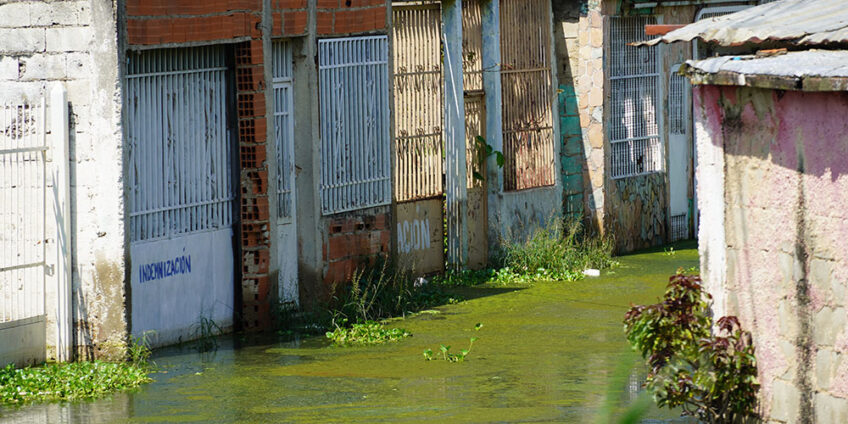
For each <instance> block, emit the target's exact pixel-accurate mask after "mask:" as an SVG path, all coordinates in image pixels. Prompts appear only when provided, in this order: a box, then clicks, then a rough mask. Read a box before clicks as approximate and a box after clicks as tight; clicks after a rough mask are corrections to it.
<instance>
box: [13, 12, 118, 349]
mask: <svg viewBox="0 0 848 424" xmlns="http://www.w3.org/2000/svg"><path fill="white" fill-rule="evenodd" d="M117 14H118V10H117V5H116V4H114V3H113V2H111V1H102V0H91V1H88V0H87V1H61V2H23V1H20V2H19V1H11V2H3V4H0V101H6V100H8V101H19V100H22V99H27V100H29V101H37V100H38V99H39V98H40V97H41V96H43V95H45V94H46V93H47V92H49V90H50V89H52V87H54V86H55V85H57V84H61V85H62V86H64V87H65V89H67V92H68V101H69V103H70V107H69V109H70V126H71V128H70V184H71V230H72V232H73V246H72V249H73V252H74V257H73V286H72V288H73V302H74V309H75V315H74V344H75V346H76V348H77V350H78V353H79V354H80V356H81V357H82V358H88V357H91V356H92V355H95V354H97V355H101V356H119V355H121V353H122V346H123V341H124V340H125V337H126V330H127V325H126V319H125V300H126V299H125V295H126V293H125V291H124V284H125V271H124V269H125V258H124V242H125V237H124V221H123V216H124V193H123V182H122V163H123V160H122V158H123V149H122V144H121V124H120V122H121V94H120V89H119V87H120V78H119V67H118V63H119V53H118V51H117V34H118V29H117ZM48 222H49V220H48ZM51 226H52V224H51ZM55 241H56V240H55V239H52V240H48V243H50V245H48V250H53V251H55V249H53V248H51V246H55V244H54V243H55ZM50 260H52V261H53V262H52V263H55V260H56V259H55V258H48V261H50ZM53 296H55V293H52V292H51V293H50V294H49V296H48V300H47V304H48V309H47V314H48V317H49V318H48V320H49V321H50V324H52V323H53V322H54V319H55V309H54V308H55V298H54V297H53ZM48 329H49V330H48V334H47V337H48V344H52V343H53V342H55V333H53V325H48ZM48 351H50V354H52V349H51V348H49V349H48Z"/></svg>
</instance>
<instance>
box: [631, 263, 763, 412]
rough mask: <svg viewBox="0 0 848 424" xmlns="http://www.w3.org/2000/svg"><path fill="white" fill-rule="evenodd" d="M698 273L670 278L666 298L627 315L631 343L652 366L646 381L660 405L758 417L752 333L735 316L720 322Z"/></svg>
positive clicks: (634, 309) (635, 307)
mask: <svg viewBox="0 0 848 424" xmlns="http://www.w3.org/2000/svg"><path fill="white" fill-rule="evenodd" d="M709 300H710V297H709V295H708V294H706V293H704V292H703V290H702V287H701V279H700V277H698V276H693V275H684V274H682V273H678V274H676V275H674V276H672V277H671V278H670V279H669V284H668V288H667V290H666V292H665V295H664V298H663V301H662V302H661V303H658V304H655V305H648V306H634V307H633V308H631V309H630V311H629V312H627V314H626V315H625V319H624V329H625V333H626V335H627V339H628V340H629V341H630V344H631V345H632V346H633V347H634V349H636V350H637V351H639V352H640V353H641V354H642V356H643V357H644V358H646V359H647V361H648V365H649V366H650V373H649V375H648V382H647V386H648V389H649V390H650V391H651V392H652V393H653V394H654V399H655V400H656V401H657V404H658V405H659V406H661V407H670V408H674V407H682V408H683V410H684V411H685V413H687V414H689V415H694V416H697V417H698V418H699V419H700V420H701V421H704V422H708V423H732V422H748V421H755V420H756V419H757V412H756V408H757V391H758V389H759V384H758V383H757V365H756V358H755V357H754V347H753V346H752V344H751V335H750V333H748V332H747V331H744V330H742V328H741V327H740V325H739V321H738V319H737V318H736V317H732V316H729V317H723V318H721V319H719V320H718V321H717V322H716V332H715V333H713V331H712V328H713V320H712V317H711V316H710V314H709V303H708V302H709Z"/></svg>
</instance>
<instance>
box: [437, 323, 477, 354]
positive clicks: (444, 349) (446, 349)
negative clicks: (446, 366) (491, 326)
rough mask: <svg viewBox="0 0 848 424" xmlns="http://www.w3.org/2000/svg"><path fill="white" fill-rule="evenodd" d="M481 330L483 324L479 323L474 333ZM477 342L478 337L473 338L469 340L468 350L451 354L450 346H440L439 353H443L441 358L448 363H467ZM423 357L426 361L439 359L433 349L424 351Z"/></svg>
mask: <svg viewBox="0 0 848 424" xmlns="http://www.w3.org/2000/svg"><path fill="white" fill-rule="evenodd" d="M481 328H483V324H481V323H479V322H478V323H477V324H476V325H475V326H474V331H480V329H481ZM476 341H477V337H471V338H470V339H468V349H462V350H460V351H459V353H451V352H450V349H451V347H450V345H448V346H445V345H439V351H440V352H441V353H442V356H441V358H442V359H443V360H445V361H447V362H453V363H456V362H465V358H466V357H468V354H470V353H471V348H472V347H473V346H474V342H476ZM423 355H424V360H425V361H432V360H434V359H438V358H439V357H438V355H433V350H432V349H426V350H425V351H424V353H423Z"/></svg>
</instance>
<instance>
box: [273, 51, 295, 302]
mask: <svg viewBox="0 0 848 424" xmlns="http://www.w3.org/2000/svg"><path fill="white" fill-rule="evenodd" d="M272 73H273V89H274V143H275V144H274V145H275V147H276V152H277V153H276V164H277V203H278V209H277V210H278V213H277V233H278V239H279V243H278V249H277V255H278V258H279V264H280V271H279V277H278V282H279V290H280V292H279V296H280V299H281V300H283V301H287V302H294V303H297V302H298V301H299V296H298V286H297V225H296V223H295V221H296V213H295V204H296V196H295V194H294V193H295V191H294V178H295V173H294V100H293V97H294V95H293V92H292V90H293V88H292V73H293V62H292V45H291V42H289V41H282V40H280V41H274V42H273V44H272Z"/></svg>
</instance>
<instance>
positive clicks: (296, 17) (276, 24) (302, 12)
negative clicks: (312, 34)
mask: <svg viewBox="0 0 848 424" xmlns="http://www.w3.org/2000/svg"><path fill="white" fill-rule="evenodd" d="M307 13H308V11H307V1H306V0H273V1H272V2H271V16H272V18H273V30H272V31H271V35H273V36H282V35H286V36H290V35H303V34H305V33H306V21H307Z"/></svg>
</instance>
